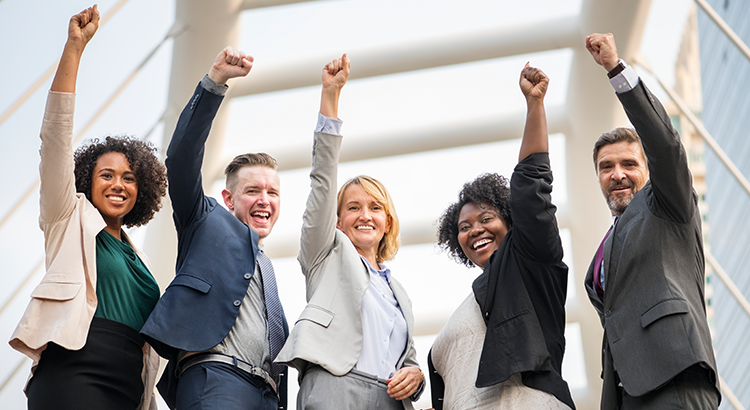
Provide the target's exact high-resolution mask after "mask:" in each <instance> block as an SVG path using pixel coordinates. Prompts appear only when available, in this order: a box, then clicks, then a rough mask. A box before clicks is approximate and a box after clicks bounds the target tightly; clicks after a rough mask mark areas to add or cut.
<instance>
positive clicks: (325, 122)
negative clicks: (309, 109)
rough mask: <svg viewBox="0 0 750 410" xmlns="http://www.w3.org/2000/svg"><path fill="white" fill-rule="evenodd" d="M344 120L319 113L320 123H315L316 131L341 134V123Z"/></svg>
mask: <svg viewBox="0 0 750 410" xmlns="http://www.w3.org/2000/svg"><path fill="white" fill-rule="evenodd" d="M343 123H344V122H343V121H341V120H339V119H335V120H334V119H333V118H328V117H326V116H325V115H323V114H321V113H318V124H317V125H315V132H324V133H326V134H333V135H341V124H343Z"/></svg>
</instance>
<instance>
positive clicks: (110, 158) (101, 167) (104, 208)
mask: <svg viewBox="0 0 750 410" xmlns="http://www.w3.org/2000/svg"><path fill="white" fill-rule="evenodd" d="M137 198H138V182H137V181H136V177H135V172H133V170H132V169H131V168H130V162H129V161H128V159H127V158H126V157H125V155H124V154H123V153H121V152H108V153H106V154H102V155H101V156H100V157H99V158H98V159H97V160H96V166H95V167H94V173H93V175H92V177H91V203H92V204H94V206H95V207H96V209H98V210H99V213H100V214H101V215H102V217H103V218H104V221H105V222H106V223H107V228H105V229H106V230H107V231H108V232H109V233H111V234H112V235H113V236H115V237H116V238H119V237H120V228H121V227H122V220H123V218H124V217H125V215H127V213H128V212H130V211H131V210H132V209H133V207H134V206H135V201H136V199H137Z"/></svg>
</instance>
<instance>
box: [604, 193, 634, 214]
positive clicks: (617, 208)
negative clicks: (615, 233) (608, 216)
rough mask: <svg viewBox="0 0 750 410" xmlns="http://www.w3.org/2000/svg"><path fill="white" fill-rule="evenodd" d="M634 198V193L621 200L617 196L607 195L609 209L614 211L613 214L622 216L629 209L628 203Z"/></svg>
mask: <svg viewBox="0 0 750 410" xmlns="http://www.w3.org/2000/svg"><path fill="white" fill-rule="evenodd" d="M632 200H633V196H632V195H631V196H629V197H627V198H625V199H623V200H621V201H618V200H616V199H615V198H613V197H611V196H609V197H607V206H609V210H610V211H611V212H612V215H614V216H620V215H622V214H623V212H625V210H626V209H628V205H630V201H632Z"/></svg>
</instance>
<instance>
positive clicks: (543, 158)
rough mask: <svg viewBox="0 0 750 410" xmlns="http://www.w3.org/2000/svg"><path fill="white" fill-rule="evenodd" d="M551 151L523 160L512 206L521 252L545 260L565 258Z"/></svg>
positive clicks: (517, 171)
mask: <svg viewBox="0 0 750 410" xmlns="http://www.w3.org/2000/svg"><path fill="white" fill-rule="evenodd" d="M551 193H552V170H551V169H550V164H549V153H546V152H537V153H534V154H531V155H529V156H527V157H526V158H524V159H523V160H521V161H520V162H519V163H518V165H516V168H515V169H514V171H513V176H512V177H511V179H510V209H511V218H512V219H513V232H514V234H513V235H514V239H515V241H516V246H517V247H518V251H519V252H520V253H521V254H523V255H524V256H525V257H527V258H529V259H533V260H535V261H537V262H541V263H555V262H559V261H561V260H562V256H563V254H562V253H563V251H562V242H561V241H560V233H559V231H558V227H557V219H556V218H555V212H556V211H557V207H556V206H555V205H554V204H552V196H551Z"/></svg>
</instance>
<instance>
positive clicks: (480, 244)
mask: <svg viewBox="0 0 750 410" xmlns="http://www.w3.org/2000/svg"><path fill="white" fill-rule="evenodd" d="M490 242H492V240H491V239H482V240H480V241H477V242H475V243H474V245H472V248H474V249H476V248H478V247H480V246H482V245H484V244H485V243H490Z"/></svg>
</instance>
